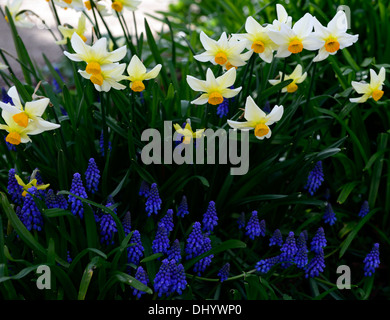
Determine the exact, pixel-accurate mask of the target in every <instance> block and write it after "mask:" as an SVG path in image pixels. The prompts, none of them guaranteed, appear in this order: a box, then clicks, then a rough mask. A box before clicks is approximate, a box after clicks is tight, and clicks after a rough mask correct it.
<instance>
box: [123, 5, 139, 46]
mask: <svg viewBox="0 0 390 320" xmlns="http://www.w3.org/2000/svg"><path fill="white" fill-rule="evenodd" d="M133 21H134V32H135V40H136V44H137V47H138V42H139V41H138V28H137V20H136V19H135V12H134V11H133ZM126 27H127V26H126Z"/></svg>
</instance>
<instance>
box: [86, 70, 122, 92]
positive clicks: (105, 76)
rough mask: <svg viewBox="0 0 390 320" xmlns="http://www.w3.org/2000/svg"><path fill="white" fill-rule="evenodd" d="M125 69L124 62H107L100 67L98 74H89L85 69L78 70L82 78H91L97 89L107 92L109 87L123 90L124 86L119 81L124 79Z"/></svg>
mask: <svg viewBox="0 0 390 320" xmlns="http://www.w3.org/2000/svg"><path fill="white" fill-rule="evenodd" d="M125 69H126V63H121V64H119V63H109V64H104V65H102V67H101V69H100V70H101V71H100V73H99V74H91V73H88V72H87V71H82V70H79V73H80V74H81V75H82V77H83V78H85V79H88V80H91V82H92V83H93V84H94V86H95V89H96V90H97V91H104V92H108V91H110V90H111V88H114V89H116V90H123V89H125V88H126V86H124V85H123V84H120V83H119V81H121V80H124V79H126V76H124V75H123V72H124V71H125Z"/></svg>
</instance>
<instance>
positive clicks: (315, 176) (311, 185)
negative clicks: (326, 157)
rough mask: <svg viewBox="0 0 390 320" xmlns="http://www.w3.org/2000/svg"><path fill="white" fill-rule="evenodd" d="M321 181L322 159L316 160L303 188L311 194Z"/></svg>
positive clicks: (322, 175) (322, 178)
mask: <svg viewBox="0 0 390 320" xmlns="http://www.w3.org/2000/svg"><path fill="white" fill-rule="evenodd" d="M323 181H324V173H323V169H322V161H318V162H317V163H316V165H315V166H314V168H313V170H312V171H310V173H309V176H308V178H307V183H306V185H305V189H306V190H308V192H309V193H310V195H312V196H313V195H314V193H315V192H316V191H317V190H318V189H319V187H320V186H321V184H322V182H323Z"/></svg>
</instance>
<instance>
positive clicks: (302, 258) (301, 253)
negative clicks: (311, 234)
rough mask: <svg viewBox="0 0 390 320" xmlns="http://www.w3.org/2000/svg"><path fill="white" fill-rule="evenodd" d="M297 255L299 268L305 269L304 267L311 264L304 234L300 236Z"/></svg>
mask: <svg viewBox="0 0 390 320" xmlns="http://www.w3.org/2000/svg"><path fill="white" fill-rule="evenodd" d="M297 248H298V251H297V254H296V255H295V258H294V259H295V264H296V265H297V267H298V268H300V269H304V267H305V266H306V265H307V263H308V262H309V259H308V256H307V252H308V250H307V245H306V237H305V234H304V233H303V232H301V234H300V235H299V237H298V239H297Z"/></svg>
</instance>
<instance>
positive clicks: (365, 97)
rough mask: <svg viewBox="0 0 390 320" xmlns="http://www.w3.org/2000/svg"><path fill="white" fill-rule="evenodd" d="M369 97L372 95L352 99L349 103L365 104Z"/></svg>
mask: <svg viewBox="0 0 390 320" xmlns="http://www.w3.org/2000/svg"><path fill="white" fill-rule="evenodd" d="M369 97H370V95H368V94H365V95H363V96H361V97H360V98H350V99H349V101H350V102H352V103H364V102H366V101H367V100H368V98H369Z"/></svg>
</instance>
